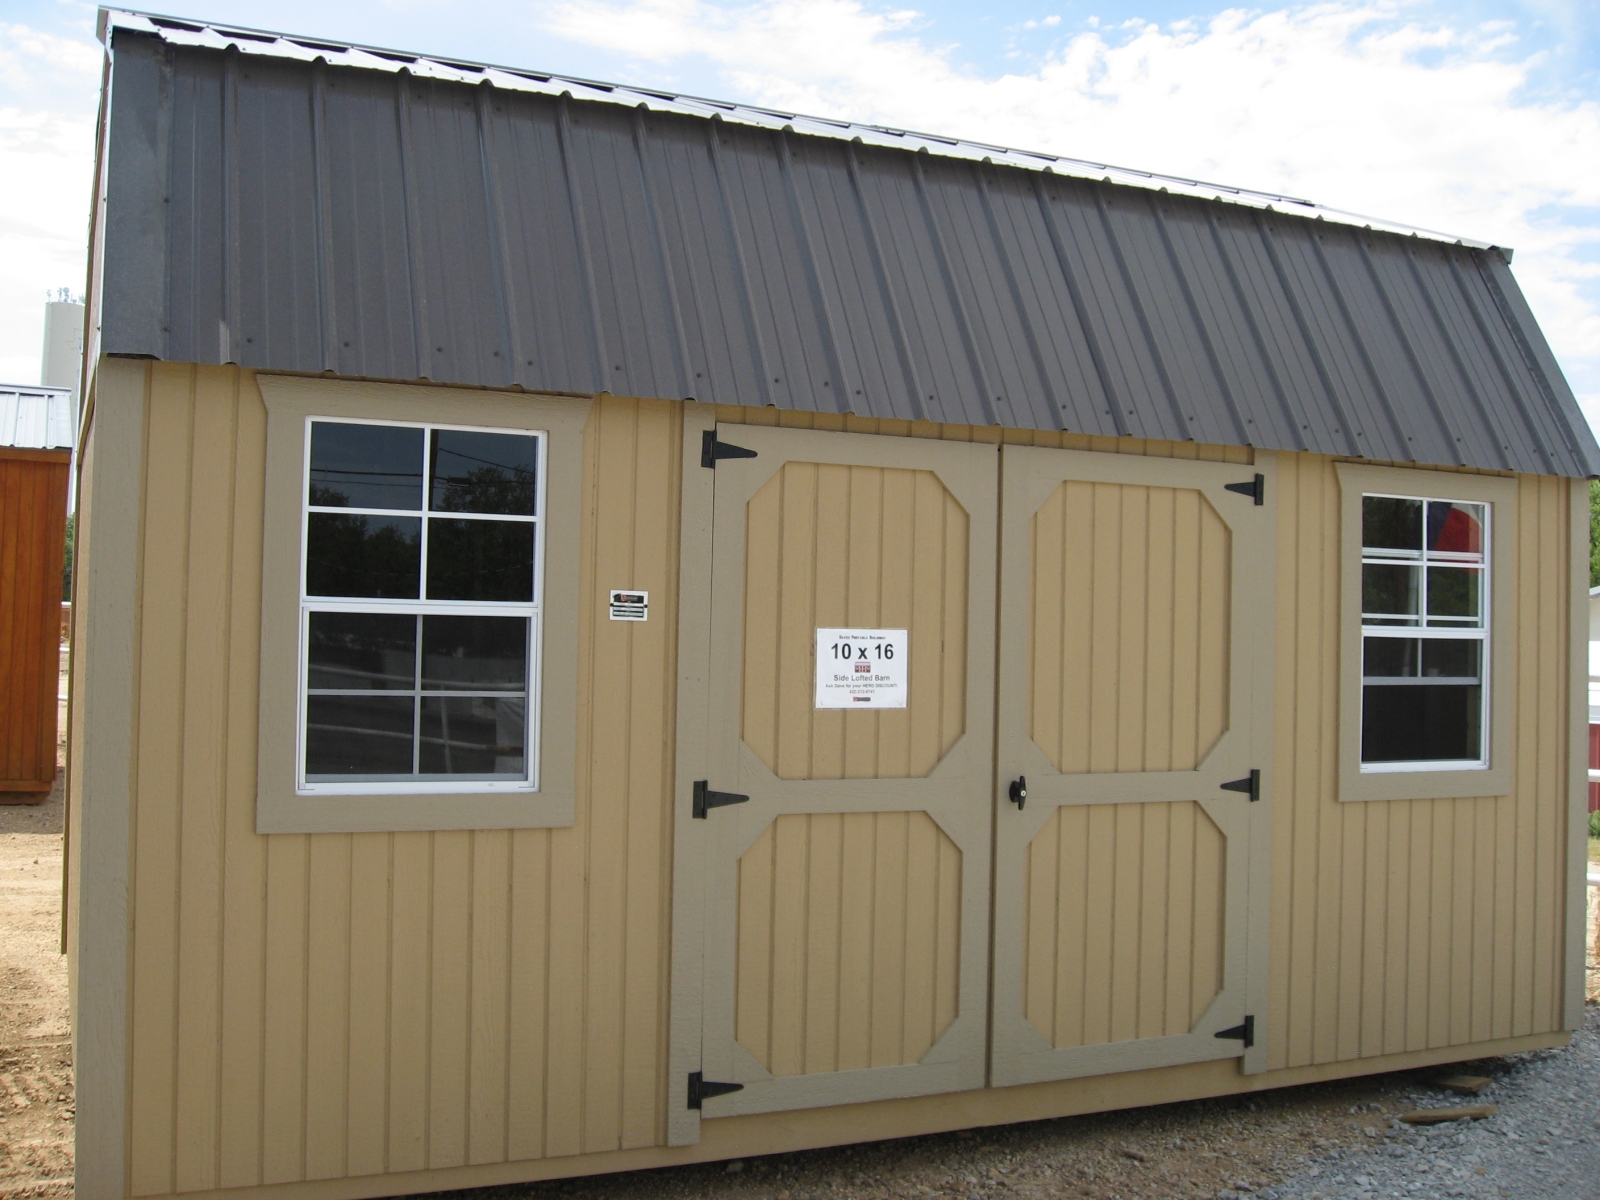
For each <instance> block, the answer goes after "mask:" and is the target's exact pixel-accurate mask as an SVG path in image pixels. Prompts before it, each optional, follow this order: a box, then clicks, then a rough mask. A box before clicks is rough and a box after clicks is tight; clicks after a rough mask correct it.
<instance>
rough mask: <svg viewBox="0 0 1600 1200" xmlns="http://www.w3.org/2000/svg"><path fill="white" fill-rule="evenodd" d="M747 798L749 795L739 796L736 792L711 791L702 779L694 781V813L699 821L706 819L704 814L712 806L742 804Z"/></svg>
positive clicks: (720, 806)
mask: <svg viewBox="0 0 1600 1200" xmlns="http://www.w3.org/2000/svg"><path fill="white" fill-rule="evenodd" d="M749 799H750V797H749V796H741V795H740V794H739V793H738V792H713V791H712V790H711V789H710V788H709V787H707V786H706V781H705V780H704V779H696V780H695V781H694V815H695V817H696V819H698V820H701V821H704V820H705V819H706V814H707V813H708V812H710V811H711V810H712V809H713V808H722V807H723V806H724V805H728V804H743V803H745V802H746V801H747V800H749Z"/></svg>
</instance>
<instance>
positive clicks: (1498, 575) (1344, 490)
mask: <svg viewBox="0 0 1600 1200" xmlns="http://www.w3.org/2000/svg"><path fill="white" fill-rule="evenodd" d="M1334 471H1335V473H1336V476H1337V478H1338V481H1339V509H1338V512H1339V523H1338V539H1339V541H1338V553H1339V624H1338V629H1339V660H1338V661H1339V701H1338V779H1339V799H1340V800H1362V801H1364V800H1432V799H1451V798H1466V797H1476V796H1505V795H1509V794H1510V792H1511V781H1512V779H1513V777H1514V774H1515V768H1516V763H1515V757H1514V753H1513V751H1514V739H1513V738H1512V730H1513V727H1514V724H1515V719H1516V691H1517V689H1516V688H1514V687H1510V686H1507V681H1509V680H1514V679H1515V678H1516V643H1517V638H1516V636H1515V634H1516V620H1517V615H1516V614H1517V604H1516V587H1515V582H1516V558H1517V543H1516V530H1517V528H1518V524H1517V481H1516V479H1515V478H1513V477H1510V476H1497V475H1480V474H1470V473H1467V472H1455V471H1437V470H1428V469H1426V468H1408V467H1374V466H1368V465H1366V464H1365V463H1335V464H1334ZM1365 495H1387V496H1405V497H1412V498H1417V499H1423V498H1432V499H1449V500H1452V501H1461V502H1464V503H1471V504H1482V505H1485V506H1486V509H1487V513H1486V519H1485V522H1484V524H1485V526H1486V528H1485V543H1486V544H1485V550H1486V552H1487V558H1488V562H1487V565H1486V567H1485V569H1484V570H1485V579H1484V583H1483V590H1482V604H1483V606H1484V612H1485V622H1486V624H1485V629H1486V632H1487V638H1486V643H1487V644H1486V647H1485V654H1484V663H1483V668H1482V669H1483V679H1484V680H1485V687H1484V691H1485V693H1486V699H1485V706H1484V718H1483V720H1484V726H1483V745H1484V747H1485V748H1486V751H1487V753H1486V755H1485V757H1484V759H1483V760H1482V761H1481V762H1479V763H1476V764H1474V763H1470V762H1466V763H1463V762H1461V761H1459V760H1452V761H1448V762H1442V763H1433V762H1417V763H1404V764H1372V765H1373V766H1378V767H1380V769H1377V770H1372V769H1365V770H1364V769H1363V766H1362V762H1361V710H1362V700H1363V697H1362V690H1363V688H1362V679H1363V670H1362V668H1363V662H1362V650H1363V646H1364V643H1365V636H1364V632H1363V622H1362V595H1361V564H1362V559H1363V557H1364V555H1363V553H1362V549H1363V548H1362V497H1363V496H1365ZM1490 538H1492V539H1493V541H1492V542H1490V541H1489V540H1488V539H1490ZM1302 603H1309V601H1302ZM1318 628H1325V626H1322V625H1320V623H1318V622H1315V621H1312V622H1311V624H1310V625H1309V626H1308V629H1318ZM1383 628H1385V629H1388V630H1392V631H1394V632H1400V631H1401V630H1404V632H1405V634H1406V635H1408V636H1418V629H1417V627H1405V626H1384V627H1383ZM1383 768H1387V769H1383Z"/></svg>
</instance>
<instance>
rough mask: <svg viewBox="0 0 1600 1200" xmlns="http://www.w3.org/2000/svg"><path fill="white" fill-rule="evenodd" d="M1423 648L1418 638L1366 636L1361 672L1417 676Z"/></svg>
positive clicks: (1364, 673)
mask: <svg viewBox="0 0 1600 1200" xmlns="http://www.w3.org/2000/svg"><path fill="white" fill-rule="evenodd" d="M1421 648H1422V647H1421V643H1420V642H1418V641H1417V639H1416V638H1389V637H1369V638H1366V639H1365V640H1364V641H1363V642H1362V646H1361V673H1362V674H1363V675H1368V676H1394V677H1399V676H1410V677H1412V678H1415V677H1416V676H1417V675H1418V674H1419V672H1418V670H1417V668H1418V665H1419V663H1420V660H1421V657H1422V656H1421Z"/></svg>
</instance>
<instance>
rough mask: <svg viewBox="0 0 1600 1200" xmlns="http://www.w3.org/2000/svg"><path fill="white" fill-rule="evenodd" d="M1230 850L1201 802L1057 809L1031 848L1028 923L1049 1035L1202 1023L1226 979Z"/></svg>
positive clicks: (1027, 939) (1115, 1036) (1091, 1040)
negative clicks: (1226, 870) (1224, 925)
mask: <svg viewBox="0 0 1600 1200" xmlns="http://www.w3.org/2000/svg"><path fill="white" fill-rule="evenodd" d="M1224 854H1225V847H1224V844H1223V838H1222V834H1221V832H1220V831H1219V830H1218V829H1217V827H1216V825H1215V824H1213V823H1212V821H1211V819H1210V818H1209V817H1208V816H1206V814H1205V813H1204V812H1203V811H1202V810H1201V808H1200V806H1199V805H1197V804H1194V803H1192V802H1188V801H1183V802H1178V803H1155V804H1096V805H1068V806H1064V807H1062V808H1058V809H1057V810H1056V812H1055V813H1054V814H1053V815H1052V816H1051V817H1050V819H1049V820H1048V821H1047V822H1046V823H1045V825H1044V827H1043V828H1042V829H1041V830H1040V831H1039V833H1038V834H1037V835H1036V836H1035V837H1034V839H1033V842H1032V844H1031V845H1030V847H1029V851H1028V856H1027V860H1026V870H1027V882H1026V885H1025V896H1026V908H1025V912H1024V933H1023V944H1024V957H1023V964H1024V965H1023V978H1024V981H1025V982H1024V991H1023V996H1024V1005H1025V1008H1024V1011H1025V1013H1026V1015H1027V1018H1028V1020H1029V1021H1030V1022H1031V1023H1032V1024H1033V1026H1034V1028H1035V1029H1037V1030H1038V1031H1039V1033H1040V1034H1041V1035H1043V1036H1044V1037H1045V1038H1046V1039H1047V1040H1048V1041H1049V1042H1050V1044H1051V1045H1052V1046H1055V1047H1056V1048H1057V1049H1064V1048H1066V1047H1068V1046H1091V1045H1098V1044H1101V1043H1104V1042H1112V1041H1120V1040H1124V1039H1127V1038H1150V1037H1163V1036H1166V1035H1169V1034H1177V1033H1187V1032H1188V1031H1189V1030H1190V1029H1192V1028H1193V1027H1194V1024H1195V1022H1196V1021H1197V1020H1199V1018H1200V1016H1201V1014H1202V1013H1204V1012H1205V1009H1206V1006H1207V1005H1208V1004H1210V1002H1211V1000H1212V999H1213V998H1214V997H1215V996H1216V994H1217V992H1218V991H1219V990H1220V989H1221V986H1222V898H1223V883H1224ZM1090 914H1093V915H1094V919H1093V920H1091V919H1090Z"/></svg>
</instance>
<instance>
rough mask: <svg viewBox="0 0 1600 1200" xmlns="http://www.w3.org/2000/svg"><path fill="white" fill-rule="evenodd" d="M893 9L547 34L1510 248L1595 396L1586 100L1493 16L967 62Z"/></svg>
mask: <svg viewBox="0 0 1600 1200" xmlns="http://www.w3.org/2000/svg"><path fill="white" fill-rule="evenodd" d="M921 25H922V22H921V19H920V18H919V16H918V14H916V13H914V12H910V11H898V12H893V13H886V12H881V11H873V10H871V9H868V8H867V7H865V6H864V5H863V4H861V3H857V2H855V0H766V2H760V0H758V2H755V3H749V4H744V5H741V6H737V7H722V6H717V5H714V4H711V3H709V2H706V0H618V2H613V3H591V2H585V3H582V4H579V3H570V2H569V3H565V4H561V5H558V6H556V7H555V8H554V9H552V10H550V11H549V14H548V16H547V27H548V28H549V30H550V31H551V32H553V33H557V34H559V35H560V36H563V37H566V38H569V39H572V40H574V41H578V42H582V43H585V44H588V45H592V46H596V47H602V48H606V49H610V50H613V51H616V52H620V53H622V54H625V55H629V56H631V57H633V58H635V59H638V60H642V61H644V62H648V63H653V64H656V66H657V68H658V70H657V73H659V67H662V66H665V67H668V68H670V67H671V66H672V64H673V63H674V61H679V60H681V61H685V62H686V63H687V61H688V60H691V59H693V60H698V61H700V62H707V63H709V64H710V66H711V67H712V68H713V70H714V71H716V72H717V73H718V74H720V75H721V77H722V79H723V80H724V81H725V82H726V85H727V89H728V91H729V92H730V93H732V94H733V95H734V96H735V97H738V98H741V99H746V100H749V101H752V102H755V103H760V104H765V105H769V106H772V107H776V108H783V109H790V110H793V111H798V112H807V113H813V114H817V115H823V116H834V117H848V118H851V119H854V120H859V121H867V122H873V123H879V124H887V125H896V126H901V127H908V128H912V129H920V130H926V131H935V132H940V133H947V134H955V135H959V136H966V137H971V138H974V139H978V140H982V141H990V142H998V143H1003V144H1009V145H1014V146H1019V147H1023V148H1026V149H1037V150H1046V151H1052V152H1055V153H1059V154H1066V155H1071V156H1074V157H1079V158H1087V159H1092V160H1096V161H1103V162H1112V163H1117V164H1119V165H1124V166H1134V167H1141V168H1146V169H1153V170H1159V171H1163V172H1166V173H1170V174H1178V175H1187V176H1192V177H1197V178H1202V179H1212V180H1219V181H1222V182H1227V183H1233V184H1239V185H1244V186H1251V187H1259V188H1263V189H1267V190H1273V191H1282V192H1286V193H1289V194H1293V195H1299V196H1304V197H1306V198H1308V199H1313V200H1316V201H1318V202H1319V203H1323V204H1328V205H1331V206H1334V207H1338V208H1345V209H1351V210H1354V211H1357V212H1366V213H1372V214H1376V215H1381V216H1384V217H1389V218H1392V219H1395V220H1400V221H1407V222H1411V223H1414V224H1416V225H1419V226H1423V227H1426V228H1433V229H1441V230H1446V231H1449V232H1452V233H1458V234H1463V235H1466V236H1469V237H1475V238H1481V239H1483V240H1486V241H1493V242H1498V243H1500V244H1502V245H1509V246H1513V247H1515V248H1516V250H1517V259H1516V272H1517V276H1518V279H1519V280H1520V282H1521V284H1522V286H1523V288H1524V290H1525V291H1526V292H1527V293H1528V296H1529V300H1530V302H1531V303H1532V305H1533V307H1534V310H1535V311H1536V312H1537V313H1538V315H1539V317H1540V319H1541V322H1542V324H1543V326H1544V328H1545V331H1546V333H1547V335H1548V336H1549V338H1550V340H1551V342H1552V343H1553V345H1554V346H1555V349H1556V352H1557V355H1558V357H1559V358H1560V359H1561V361H1562V363H1563V366H1564V367H1565V368H1566V369H1567V371H1568V373H1569V377H1570V378H1571V379H1572V381H1573V383H1574V386H1575V389H1576V390H1577V391H1578V392H1579V393H1580V395H1581V396H1582V398H1583V400H1584V401H1585V406H1586V408H1588V409H1589V411H1590V412H1591V415H1592V417H1594V418H1600V263H1597V262H1595V261H1592V259H1594V258H1595V257H1597V256H1600V220H1597V219H1596V216H1595V213H1596V212H1597V211H1600V104H1596V103H1595V102H1594V101H1592V100H1560V101H1543V102H1534V101H1530V100H1527V99H1525V98H1524V94H1525V90H1526V89H1527V88H1528V86H1529V85H1530V84H1531V83H1536V82H1537V81H1538V78H1539V75H1538V73H1539V71H1540V67H1541V59H1540V58H1539V57H1538V56H1537V55H1529V54H1522V53H1519V51H1518V50H1517V46H1516V42H1515V36H1514V33H1515V31H1514V29H1513V28H1512V27H1510V26H1509V25H1507V24H1506V23H1504V22H1499V23H1484V24H1478V25H1449V24H1425V23H1420V22H1418V21H1416V20H1414V19H1411V18H1410V17H1408V15H1407V10H1406V8H1405V7H1404V6H1403V5H1401V4H1400V3H1398V2H1397V0H1373V2H1370V3H1358V2H1348V0H1330V2H1327V3H1317V4H1310V5H1304V6H1299V7H1293V8H1288V9H1283V10H1279V11H1273V12H1262V11H1259V10H1250V11H1246V10H1243V9H1232V10H1229V11H1227V12H1223V13H1221V14H1219V15H1217V16H1214V17H1212V18H1210V19H1209V20H1205V21H1198V22H1195V21H1189V22H1184V23H1181V24H1177V25H1171V26H1166V27H1161V26H1157V25H1154V24H1149V23H1145V22H1137V21H1136V22H1128V23H1124V24H1122V25H1120V26H1117V27H1114V28H1113V27H1109V26H1106V27H1100V26H1098V25H1097V24H1096V23H1095V22H1093V21H1091V22H1089V23H1088V25H1089V29H1088V30H1087V31H1085V32H1081V33H1079V34H1077V35H1076V36H1074V37H1071V38H1070V39H1069V40H1068V41H1067V43H1066V44H1065V45H1064V46H1063V47H1062V48H1061V49H1060V50H1059V51H1058V52H1057V53H1055V54H1053V55H1051V56H1050V57H1048V58H1047V59H1046V60H1044V61H1043V62H1042V64H1041V65H1039V66H1038V67H1037V69H1035V70H1032V71H1027V72H1017V73H1008V74H1005V75H1002V76H1000V77H998V78H984V77H981V76H979V75H977V74H975V73H973V72H971V71H967V70H963V69H962V68H961V67H959V66H958V65H957V63H956V59H955V55H954V53H953V52H952V51H951V50H948V49H945V48H942V47H937V46H931V45H928V44H925V43H924V41H923V40H922V39H921V37H920V34H919V30H920V28H921Z"/></svg>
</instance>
